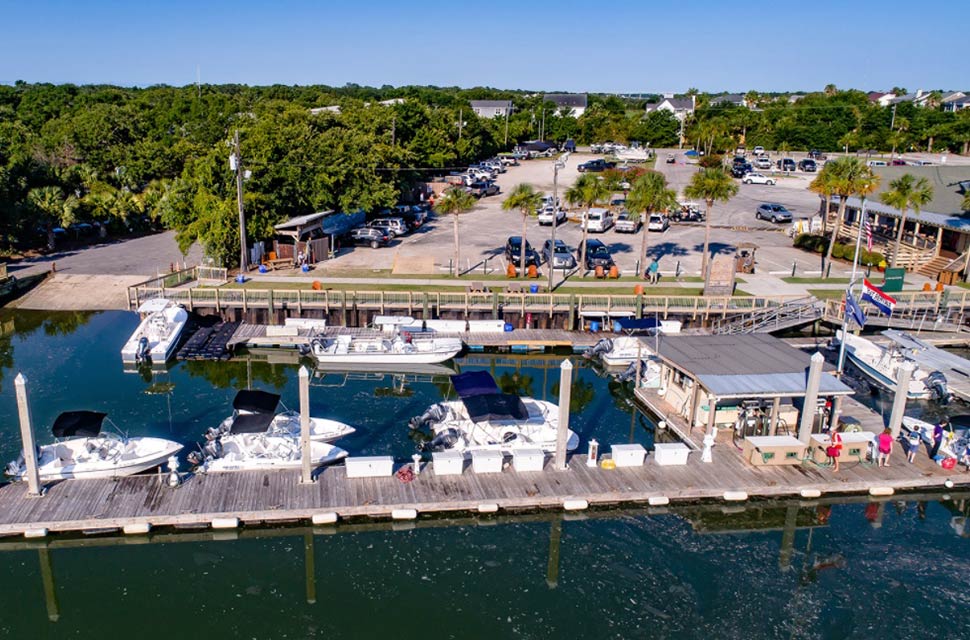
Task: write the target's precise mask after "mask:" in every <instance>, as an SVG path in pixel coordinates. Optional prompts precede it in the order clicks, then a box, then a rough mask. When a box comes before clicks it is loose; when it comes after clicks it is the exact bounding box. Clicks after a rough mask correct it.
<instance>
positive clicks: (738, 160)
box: [731, 156, 748, 167]
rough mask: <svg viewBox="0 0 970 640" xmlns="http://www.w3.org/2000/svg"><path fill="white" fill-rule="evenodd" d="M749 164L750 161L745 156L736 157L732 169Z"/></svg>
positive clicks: (732, 162)
mask: <svg viewBox="0 0 970 640" xmlns="http://www.w3.org/2000/svg"><path fill="white" fill-rule="evenodd" d="M746 164H748V159H747V158H745V157H744V156H734V160H732V161H731V166H732V167H740V166H743V165H746Z"/></svg>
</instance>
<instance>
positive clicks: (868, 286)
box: [862, 278, 896, 316]
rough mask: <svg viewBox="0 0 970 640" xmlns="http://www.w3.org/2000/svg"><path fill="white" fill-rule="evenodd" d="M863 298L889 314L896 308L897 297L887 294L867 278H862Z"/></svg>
mask: <svg viewBox="0 0 970 640" xmlns="http://www.w3.org/2000/svg"><path fill="white" fill-rule="evenodd" d="M862 299H863V300H865V301H866V302H871V303H872V304H873V305H875V306H876V308H877V309H879V310H880V311H882V312H883V313H884V314H886V315H887V316H891V315H892V314H893V309H895V308H896V299H895V298H893V297H890V296H888V295H886V294H885V293H883V292H882V289H880V288H879V287H877V286H875V285H873V284H872V283H871V282H869V280H867V279H865V278H863V280H862Z"/></svg>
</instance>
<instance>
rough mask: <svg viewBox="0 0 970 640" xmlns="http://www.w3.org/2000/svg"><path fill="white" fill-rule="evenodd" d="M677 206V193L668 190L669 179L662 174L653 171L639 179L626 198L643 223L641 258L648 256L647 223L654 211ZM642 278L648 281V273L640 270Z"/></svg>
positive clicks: (631, 210)
mask: <svg viewBox="0 0 970 640" xmlns="http://www.w3.org/2000/svg"><path fill="white" fill-rule="evenodd" d="M676 205H677V193H676V192H675V191H674V190H673V189H668V188H667V178H665V177H664V175H663V174H662V173H657V172H655V171H651V172H649V173H645V174H644V175H642V176H640V177H639V178H637V180H636V182H634V183H633V188H632V189H630V193H629V195H627V197H626V206H627V209H629V210H630V213H639V214H640V219H641V221H642V222H643V229H642V230H641V232H640V233H642V234H643V235H642V237H641V238H640V257H641V259H644V260H645V259H646V256H647V222H648V221H649V220H650V214H651V213H653V212H654V211H664V210H666V209H669V208H671V207H674V206H676ZM640 277H641V278H643V279H646V277H647V272H646V270H644V269H641V270H640Z"/></svg>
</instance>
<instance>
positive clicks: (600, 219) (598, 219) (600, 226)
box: [581, 208, 613, 233]
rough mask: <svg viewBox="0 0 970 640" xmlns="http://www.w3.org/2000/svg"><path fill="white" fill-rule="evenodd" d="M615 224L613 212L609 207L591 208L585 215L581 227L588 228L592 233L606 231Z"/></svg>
mask: <svg viewBox="0 0 970 640" xmlns="http://www.w3.org/2000/svg"><path fill="white" fill-rule="evenodd" d="M612 226H613V214H612V213H610V210H609V209H601V208H595V209H590V210H589V211H587V212H586V215H584V216H583V223H582V225H581V228H583V229H587V230H588V231H589V232H590V233H604V232H605V231H607V230H608V229H609V228H610V227H612Z"/></svg>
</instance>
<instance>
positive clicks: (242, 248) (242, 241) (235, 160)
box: [229, 129, 249, 273]
mask: <svg viewBox="0 0 970 640" xmlns="http://www.w3.org/2000/svg"><path fill="white" fill-rule="evenodd" d="M232 142H233V155H232V156H231V157H230V158H229V165H230V167H231V168H232V169H234V170H235V171H236V205H237V206H238V208H239V271H240V272H241V273H245V272H246V271H248V269H249V259H248V258H249V256H248V252H247V251H246V214H245V212H244V211H243V168H242V152H240V150H239V129H236V133H235V135H234V136H233V139H232Z"/></svg>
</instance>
